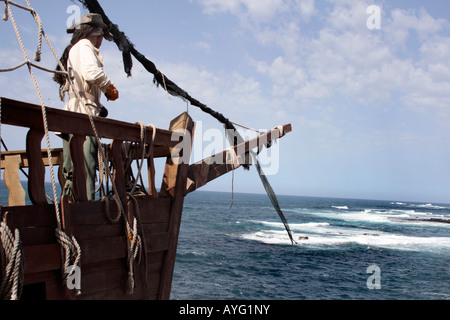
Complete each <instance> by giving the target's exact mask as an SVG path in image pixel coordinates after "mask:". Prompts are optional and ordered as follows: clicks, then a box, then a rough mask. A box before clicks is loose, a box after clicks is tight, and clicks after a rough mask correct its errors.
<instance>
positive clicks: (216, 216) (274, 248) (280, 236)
mask: <svg viewBox="0 0 450 320" xmlns="http://www.w3.org/2000/svg"><path fill="white" fill-rule="evenodd" d="M1 190H2V192H1V195H2V199H1V200H2V203H3V204H5V203H6V195H5V192H4V191H5V188H4V185H3V186H2V189H1ZM48 194H51V191H50V189H49V190H48ZM278 200H279V202H280V206H281V208H282V210H283V212H284V213H285V216H286V218H287V219H288V221H289V224H290V227H291V229H292V232H293V234H294V238H295V239H296V241H297V244H295V245H292V244H291V243H290V240H289V238H288V236H287V233H286V231H285V230H284V227H283V224H282V223H281V221H280V219H279V218H278V215H277V213H276V212H275V210H274V209H273V207H272V205H271V203H270V201H269V200H268V198H267V196H266V195H255V194H235V195H234V203H233V206H232V208H230V205H231V202H232V196H231V194H229V193H217V192H202V191H197V192H195V193H193V194H190V195H189V196H188V197H187V198H186V200H185V205H184V212H183V219H182V224H181V232H180V237H179V244H178V252H177V258H176V264H175V273H174V279H173V286H172V296H171V298H172V299H175V300H230V299H232V300H235V299H239V300H268V299H270V300H318V299H319V300H353V299H363V300H387V299H389V300H392V299H402V300H405V299H408V300H410V299H419V300H430V299H433V300H449V299H450V223H449V222H450V204H437V203H407V202H395V201H373V200H351V199H329V198H311V197H293V196H278ZM300 237H303V240H298V239H299V238H300ZM374 267H375V268H376V269H373V268H374ZM375 285H379V286H378V287H376V286H375ZM369 287H371V288H372V289H370V288H369ZM374 287H375V288H374ZM377 288H379V289H377Z"/></svg>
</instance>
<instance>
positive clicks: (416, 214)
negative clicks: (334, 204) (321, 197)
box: [302, 209, 450, 227]
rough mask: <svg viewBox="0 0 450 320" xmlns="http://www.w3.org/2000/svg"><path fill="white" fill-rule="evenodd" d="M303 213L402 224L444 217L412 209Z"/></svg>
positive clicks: (426, 224)
mask: <svg viewBox="0 0 450 320" xmlns="http://www.w3.org/2000/svg"><path fill="white" fill-rule="evenodd" d="M302 213H303V214H309V215H314V216H317V217H321V218H326V219H334V220H336V219H337V220H343V221H347V222H355V223H356V222H357V223H378V224H380V223H381V224H402V225H407V224H409V225H423V226H435V225H436V223H438V222H436V223H433V222H431V221H424V220H423V219H429V218H437V219H442V218H445V217H444V216H442V215H434V214H433V213H432V212H424V211H416V210H413V209H389V210H384V209H364V210H362V211H352V210H335V211H330V210H321V211H317V210H315V211H314V210H309V211H307V212H305V211H304V212H302ZM440 226H441V227H446V226H447V227H450V224H442V223H440Z"/></svg>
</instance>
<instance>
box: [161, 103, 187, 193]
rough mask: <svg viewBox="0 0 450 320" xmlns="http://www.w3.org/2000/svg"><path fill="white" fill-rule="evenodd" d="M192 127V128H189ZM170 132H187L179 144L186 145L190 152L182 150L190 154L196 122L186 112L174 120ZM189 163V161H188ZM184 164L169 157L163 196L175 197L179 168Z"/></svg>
mask: <svg viewBox="0 0 450 320" xmlns="http://www.w3.org/2000/svg"><path fill="white" fill-rule="evenodd" d="M188 126H191V127H192V128H190V127H188ZM170 130H173V131H178V132H183V130H186V132H185V134H184V136H183V137H180V139H179V142H178V143H180V144H184V147H185V149H189V150H181V152H184V151H185V152H187V153H189V154H190V152H191V149H192V142H193V133H194V122H193V121H192V119H191V117H190V116H189V115H188V114H187V113H186V112H185V113H182V114H181V115H179V116H178V117H176V118H175V119H173V120H172V121H171V123H170ZM180 157H183V158H185V159H190V158H189V156H187V155H185V156H183V155H182V154H180ZM188 161H189V160H188ZM181 162H183V161H182V160H181V159H180V158H173V157H169V158H167V160H166V166H165V168H164V176H163V182H162V185H161V191H160V193H161V194H166V193H168V194H169V195H170V196H172V197H173V196H174V194H175V186H176V179H177V174H178V166H179V164H180V163H181Z"/></svg>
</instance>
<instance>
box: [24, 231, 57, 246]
mask: <svg viewBox="0 0 450 320" xmlns="http://www.w3.org/2000/svg"><path fill="white" fill-rule="evenodd" d="M19 232H20V240H21V241H22V246H33V245H34V246H35V245H44V244H49V243H55V242H56V236H55V228H51V227H30V228H20V229H19Z"/></svg>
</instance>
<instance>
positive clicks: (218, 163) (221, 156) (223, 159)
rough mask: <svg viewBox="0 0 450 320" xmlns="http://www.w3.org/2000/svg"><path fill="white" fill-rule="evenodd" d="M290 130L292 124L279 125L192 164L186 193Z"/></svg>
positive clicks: (214, 177) (226, 171)
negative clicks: (248, 153)
mask: <svg viewBox="0 0 450 320" xmlns="http://www.w3.org/2000/svg"><path fill="white" fill-rule="evenodd" d="M291 131H292V126H291V125H290V124H286V125H284V126H279V127H276V128H274V129H273V130H271V131H268V132H266V133H264V134H262V135H259V136H258V137H256V138H253V139H251V140H248V141H246V142H243V143H241V144H239V145H237V146H235V147H231V148H228V149H226V150H224V151H222V152H219V153H217V154H216V155H213V156H211V157H209V158H206V159H203V160H201V161H199V162H197V163H194V164H192V165H191V166H190V167H189V175H188V179H189V180H190V183H189V184H188V186H187V190H186V193H190V192H193V191H195V190H197V189H198V188H200V187H203V186H204V185H206V184H207V183H209V182H210V181H212V180H214V179H217V178H219V177H221V176H222V175H224V174H226V173H228V172H230V171H233V170H236V169H237V168H239V167H240V166H241V165H242V164H243V159H242V156H243V155H245V154H246V153H247V152H249V151H251V150H253V149H256V148H261V147H262V146H264V145H266V144H267V143H269V142H272V141H275V140H277V139H279V138H281V137H283V136H284V135H285V134H287V133H289V132H291ZM233 153H234V154H233Z"/></svg>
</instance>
